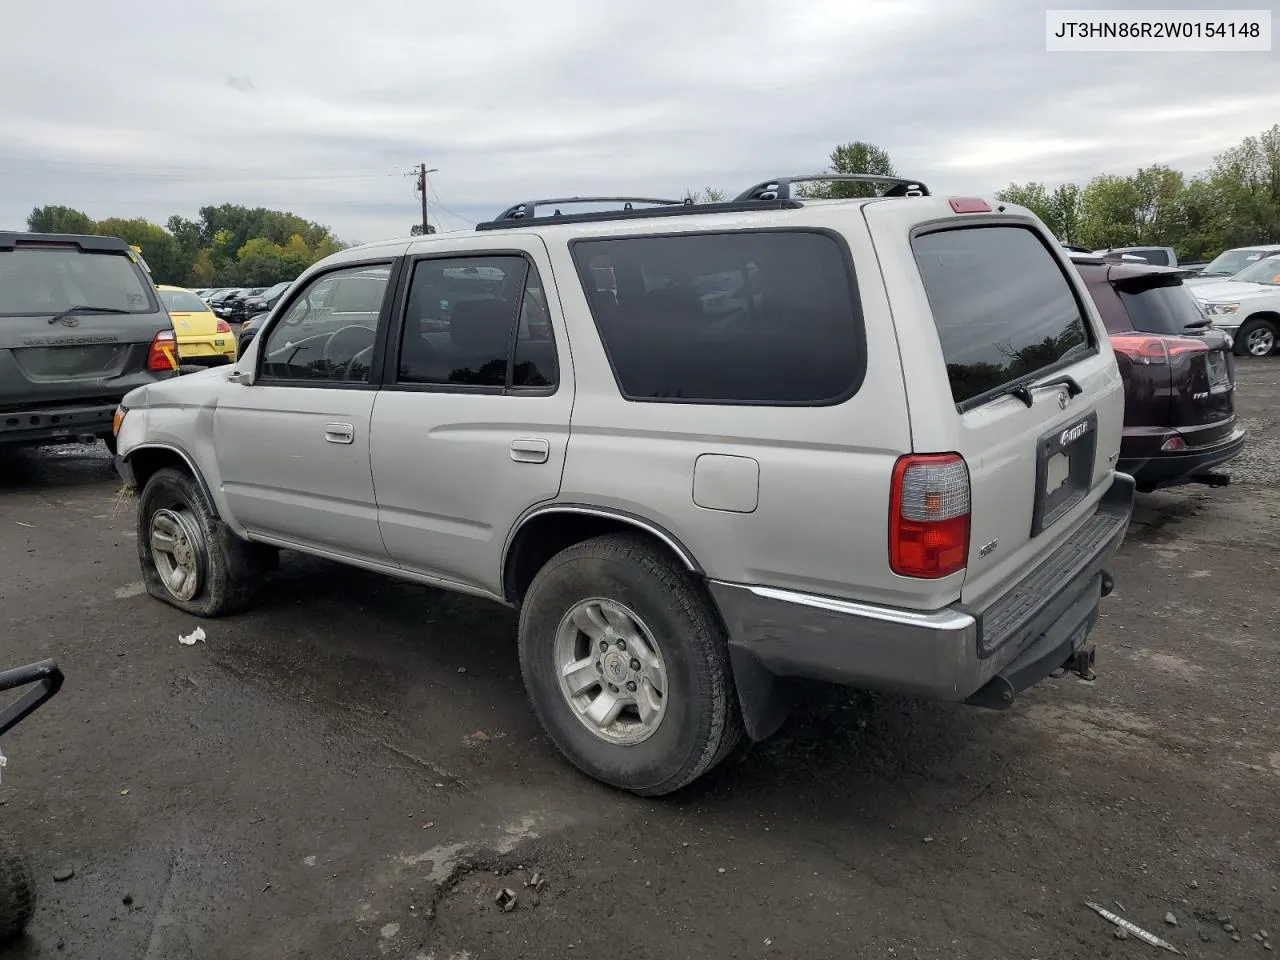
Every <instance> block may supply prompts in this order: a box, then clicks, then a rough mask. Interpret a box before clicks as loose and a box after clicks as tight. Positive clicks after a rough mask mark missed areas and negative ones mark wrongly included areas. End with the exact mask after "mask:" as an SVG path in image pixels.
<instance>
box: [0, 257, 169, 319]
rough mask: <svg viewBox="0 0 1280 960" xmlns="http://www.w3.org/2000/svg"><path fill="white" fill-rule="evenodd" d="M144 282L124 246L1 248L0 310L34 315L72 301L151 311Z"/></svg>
mask: <svg viewBox="0 0 1280 960" xmlns="http://www.w3.org/2000/svg"><path fill="white" fill-rule="evenodd" d="M149 286H150V284H149V283H148V282H147V281H146V280H145V279H144V275H143V273H142V271H141V270H140V269H139V268H138V267H137V266H136V265H135V264H134V262H133V261H132V260H131V259H129V256H128V255H127V254H125V253H124V252H123V251H121V252H120V253H104V252H100V251H94V252H89V251H82V250H80V249H79V248H77V247H72V246H48V247H36V246H32V247H23V246H21V245H19V246H18V247H16V248H14V249H13V250H5V251H0V316H24V315H25V316H38V315H41V314H52V313H60V312H62V311H63V310H70V309H71V308H72V307H81V308H83V307H98V308H100V309H103V310H107V311H111V312H123V313H154V312H155V310H156V304H155V300H154V298H153V297H152V296H151V294H150V292H149V290H148V288H149Z"/></svg>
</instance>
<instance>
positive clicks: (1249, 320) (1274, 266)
mask: <svg viewBox="0 0 1280 960" xmlns="http://www.w3.org/2000/svg"><path fill="white" fill-rule="evenodd" d="M1190 289H1191V291H1192V293H1194V294H1195V296H1196V299H1197V300H1199V301H1200V303H1201V308H1202V309H1203V311H1204V313H1205V316H1207V317H1208V318H1209V322H1210V323H1212V324H1213V325H1214V326H1215V327H1217V328H1218V329H1219V330H1223V331H1225V332H1226V333H1229V334H1230V335H1231V338H1232V339H1233V340H1234V341H1235V351H1236V353H1237V354H1238V355H1240V356H1251V357H1267V356H1270V355H1271V354H1272V353H1273V352H1275V349H1276V344H1277V343H1278V342H1280V247H1277V248H1276V252H1275V253H1273V254H1272V255H1271V256H1264V257H1262V258H1261V259H1259V260H1255V261H1254V262H1253V263H1252V264H1250V265H1249V266H1247V267H1245V268H1244V269H1243V270H1241V271H1240V272H1239V273H1237V274H1236V275H1235V276H1233V277H1231V278H1230V279H1227V280H1221V279H1214V280H1211V281H1209V282H1206V283H1198V284H1196V285H1195V286H1193V287H1191V288H1190Z"/></svg>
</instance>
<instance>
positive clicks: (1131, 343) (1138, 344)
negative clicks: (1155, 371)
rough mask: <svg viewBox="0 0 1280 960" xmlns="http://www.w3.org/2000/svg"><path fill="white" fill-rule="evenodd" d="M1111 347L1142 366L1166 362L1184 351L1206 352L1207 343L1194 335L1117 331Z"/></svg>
mask: <svg viewBox="0 0 1280 960" xmlns="http://www.w3.org/2000/svg"><path fill="white" fill-rule="evenodd" d="M1111 349H1112V350H1114V351H1115V352H1116V353H1120V354H1124V355H1125V356H1126V357H1128V358H1129V359H1130V360H1131V361H1132V362H1134V363H1139V364H1142V365H1143V366H1155V365H1160V364H1166V363H1168V362H1169V360H1170V359H1171V358H1172V357H1178V356H1181V355H1183V354H1186V353H1207V352H1208V351H1209V347H1208V344H1206V343H1205V342H1204V341H1203V340H1197V339H1195V338H1194V337H1157V336H1153V335H1151V334H1147V333H1118V334H1116V335H1115V336H1113V337H1112V338H1111Z"/></svg>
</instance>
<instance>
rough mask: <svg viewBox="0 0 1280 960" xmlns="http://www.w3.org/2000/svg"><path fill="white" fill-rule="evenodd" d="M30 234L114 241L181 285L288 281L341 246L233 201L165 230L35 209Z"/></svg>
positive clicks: (293, 219)
mask: <svg viewBox="0 0 1280 960" xmlns="http://www.w3.org/2000/svg"><path fill="white" fill-rule="evenodd" d="M27 229H29V230H30V231H31V232H33V233H73V234H90V235H95V236H112V237H120V238H121V239H122V240H125V241H126V242H128V243H131V244H134V245H136V246H137V247H138V248H139V249H141V251H142V256H143V257H144V258H145V259H146V261H147V265H148V266H149V267H150V268H151V275H152V278H153V279H154V280H155V282H156V283H172V284H178V285H181V286H189V287H214V286H218V287H233V286H234V287H241V286H243V287H265V286H270V285H271V284H273V283H279V282H280V281H282V280H292V279H294V278H295V277H297V276H298V274H300V273H301V272H302V271H303V270H305V269H306V268H307V267H309V266H310V265H311V264H313V263H315V262H316V261H317V260H320V259H322V258H324V257H327V256H329V255H330V254H331V253H336V252H337V251H339V250H341V249H343V247H344V246H346V245H345V244H344V243H342V242H341V241H340V240H338V239H337V238H336V237H335V236H334V235H333V233H332V232H331V231H330V229H329V228H328V227H326V226H323V225H321V224H318V223H313V222H311V221H310V220H305V219H303V218H302V217H299V216H297V215H296V214H293V213H289V212H287V211H283V210H267V209H265V208H263V207H254V208H249V207H244V206H240V205H238V204H233V203H224V204H222V205H221V206H206V207H201V208H200V212H199V217H198V219H195V220H190V219H188V218H186V217H183V216H178V215H176V214H175V215H174V216H172V217H170V218H169V219H168V221H167V222H166V225H165V226H163V227H162V226H159V225H158V224H154V223H152V222H150V221H149V220H146V219H143V218H141V217H136V218H133V219H123V218H120V217H108V218H107V219H105V220H94V219H93V218H92V217H90V216H89V215H88V214H87V213H84V212H83V211H80V210H75V209H73V208H71V207H62V206H46V207H36V208H35V209H34V210H32V211H31V215H30V216H29V217H27Z"/></svg>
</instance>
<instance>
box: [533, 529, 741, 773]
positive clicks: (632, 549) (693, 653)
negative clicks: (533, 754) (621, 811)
mask: <svg viewBox="0 0 1280 960" xmlns="http://www.w3.org/2000/svg"><path fill="white" fill-rule="evenodd" d="M580 625H581V626H580ZM602 644H603V647H602V646H601V645H602ZM519 645H520V667H521V672H522V673H523V675H524V683H525V688H526V690H527V691H528V693H529V699H530V700H531V701H532V703H533V709H534V712H535V713H536V714H537V715H538V719H539V720H540V721H541V722H542V726H543V728H544V729H545V730H546V732H547V734H548V736H550V737H551V740H552V741H553V742H554V743H555V745H556V746H557V747H558V748H559V749H560V751H561V752H562V753H563V754H564V755H565V756H566V757H567V758H568V760H569V761H570V762H571V763H572V764H573V765H574V766H576V767H578V768H579V769H580V770H582V771H583V772H584V773H586V774H588V775H589V776H592V777H595V778H596V779H597V780H602V781H604V782H605V783H608V784H611V785H613V786H615V787H620V788H622V789H624V790H629V791H631V792H632V793H636V794H640V795H641V796H659V795H662V794H666V793H671V792H672V791H675V790H679V789H680V788H681V787H683V786H686V785H687V784H689V783H691V782H692V781H693V780H695V779H697V778H698V777H700V776H702V775H703V774H704V773H706V772H707V771H709V770H710V769H711V768H712V767H714V766H715V765H716V764H717V763H719V762H720V761H721V760H723V759H724V758H725V757H726V756H728V754H729V753H730V752H731V751H732V750H733V748H734V747H735V746H736V745H737V744H738V742H739V740H740V739H741V736H742V720H741V717H740V716H739V713H738V706H737V699H736V696H735V692H734V687H733V679H732V674H731V671H730V666H729V651H728V644H727V641H726V637H725V631H724V627H723V626H722V624H721V622H720V618H719V616H718V614H717V612H716V610H715V608H714V607H713V606H712V604H711V601H710V599H709V598H708V596H707V594H706V590H705V588H704V587H703V585H702V584H701V583H700V582H699V581H698V580H697V578H696V577H694V576H693V575H692V574H690V573H689V572H688V571H687V570H685V569H683V568H682V567H681V566H679V565H677V564H676V563H674V562H673V561H672V560H671V559H670V558H669V557H668V556H667V555H666V554H665V553H663V552H662V551H661V550H660V549H659V548H658V547H656V546H655V545H653V544H652V543H650V542H649V541H648V540H646V539H645V538H643V537H641V536H637V535H632V534H610V535H608V536H604V537H598V538H596V539H593V540H587V541H585V542H583V543H579V544H575V545H574V546H571V547H569V548H567V549H565V550H563V551H562V552H560V553H558V554H556V556H554V557H552V559H551V560H550V561H548V562H547V564H546V565H545V566H544V567H543V568H542V569H541V570H540V571H539V572H538V574H537V576H536V577H534V580H533V583H532V584H531V585H530V587H529V591H528V593H527V595H526V597H525V601H524V605H523V607H522V609H521V612H520V640H519ZM571 664H577V666H576V668H571V666H570V665H571ZM593 671H594V673H593ZM597 677H598V678H599V680H598V681H597V680H596V678H597ZM614 681H616V683H615V682H614ZM574 690H580V691H581V692H580V693H579V694H578V695H577V696H575V695H574V694H573V691H574ZM628 691H630V692H631V693H630V694H629V693H628ZM618 703H624V704H625V705H623V706H622V707H621V709H620V712H619V709H618V707H617V704H618ZM593 716H594V717H596V718H597V719H595V720H593V719H592V717H593ZM610 717H613V719H609V718H610ZM646 718H647V719H646Z"/></svg>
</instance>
